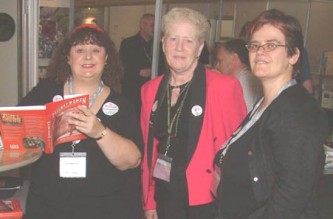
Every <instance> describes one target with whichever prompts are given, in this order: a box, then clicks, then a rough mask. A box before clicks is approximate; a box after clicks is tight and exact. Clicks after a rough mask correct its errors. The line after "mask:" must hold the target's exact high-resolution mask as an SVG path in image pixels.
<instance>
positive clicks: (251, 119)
mask: <svg viewBox="0 0 333 219" xmlns="http://www.w3.org/2000/svg"><path fill="white" fill-rule="evenodd" d="M295 84H296V80H295V79H292V80H289V81H288V82H287V83H286V84H285V85H283V86H282V87H281V88H280V90H279V91H278V92H277V94H276V96H275V97H274V99H275V98H277V97H278V96H279V95H280V94H281V92H282V91H284V90H285V89H287V88H289V87H291V86H293V85H295ZM263 100H264V97H262V98H261V99H260V100H259V101H258V103H257V104H256V105H255V107H254V108H253V110H252V111H251V113H250V115H249V116H248V119H247V121H245V122H243V123H242V125H241V126H240V127H239V128H238V129H237V130H236V131H235V132H234V133H233V134H232V135H231V137H230V138H229V139H228V140H227V142H226V143H224V144H223V145H222V147H221V149H220V150H222V152H221V156H220V159H219V164H220V165H221V164H222V162H223V158H224V156H225V154H226V153H227V151H228V149H229V147H230V145H231V144H232V143H233V142H234V141H236V140H237V139H239V138H240V137H241V136H242V135H243V134H244V133H245V132H246V131H247V130H249V129H250V128H251V127H252V125H253V124H254V123H255V122H256V121H257V120H258V119H259V118H260V117H261V115H262V114H263V112H264V111H265V110H266V109H267V107H268V106H269V105H270V104H268V105H267V106H265V108H263V109H261V110H260V109H259V106H260V105H261V103H262V102H263Z"/></svg>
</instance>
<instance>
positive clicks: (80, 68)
mask: <svg viewBox="0 0 333 219" xmlns="http://www.w3.org/2000/svg"><path fill="white" fill-rule="evenodd" d="M106 59H107V55H106V52H105V49H104V47H100V46H97V45H93V44H78V45H76V46H73V47H72V48H71V50H70V53H69V57H68V64H69V65H70V66H71V70H72V74H73V77H74V78H80V79H90V78H93V79H98V80H99V79H100V78H101V77H102V74H103V69H104V65H105V61H106Z"/></svg>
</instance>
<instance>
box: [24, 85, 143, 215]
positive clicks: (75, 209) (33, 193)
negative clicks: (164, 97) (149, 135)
mask: <svg viewBox="0 0 333 219" xmlns="http://www.w3.org/2000/svg"><path fill="white" fill-rule="evenodd" d="M56 95H61V96H63V85H58V84H55V83H54V82H52V81H50V80H42V81H41V82H40V83H39V84H38V85H37V86H36V87H35V88H33V90H32V91H31V92H29V94H28V95H27V96H26V97H25V98H24V99H23V100H22V101H21V102H20V105H39V104H45V103H47V102H52V99H53V97H54V96H56ZM108 102H112V103H114V104H116V105H117V106H118V107H119V111H118V112H117V113H116V114H114V115H111V116H110V115H107V114H105V113H104V112H103V110H102V108H103V107H102V108H101V109H100V110H99V111H98V113H97V117H98V118H100V119H101V121H102V123H103V124H104V125H105V126H107V127H108V128H109V129H111V130H112V131H114V132H116V133H118V134H120V135H122V136H124V137H125V138H129V139H131V140H133V141H134V142H135V143H136V144H137V145H138V146H139V147H142V139H141V132H140V128H139V124H138V120H137V118H136V115H135V112H134V109H133V107H132V105H131V104H129V103H128V102H127V101H126V100H125V99H124V98H122V97H121V96H119V95H118V94H116V93H115V92H113V91H111V93H110V95H109V96H108V97H107V99H106V100H105V102H104V104H105V103H108ZM104 104H103V105H104ZM140 149H142V148H140ZM70 151H71V143H64V144H61V145H58V146H57V147H56V148H55V150H54V152H53V153H52V154H49V155H46V154H44V155H43V156H42V157H41V158H40V159H39V160H38V161H37V162H36V163H34V165H33V168H32V175H31V187H30V190H29V194H28V199H27V218H32V219H39V218H40V219H45V218H63V219H65V218H66V219H67V218H68V219H69V218H70V219H76V218H77V219H78V218H80V219H82V218H87V219H88V218H89V219H90V218H109V217H110V215H112V216H114V218H123V219H128V218H140V214H141V194H140V189H141V186H140V169H139V168H136V169H132V170H126V171H120V170H118V169H117V168H116V167H115V166H113V165H112V164H111V163H110V162H109V161H108V160H107V159H106V157H105V155H104V154H103V152H102V151H101V149H100V148H99V146H98V145H97V143H96V141H95V140H93V139H91V138H88V139H85V140H81V141H80V143H78V144H77V146H76V147H75V151H76V152H86V153H87V157H86V159H87V160H86V162H87V164H86V175H87V177H86V178H61V177H60V176H59V153H60V152H70ZM141 151H142V150H141ZM128 209H131V210H130V211H128Z"/></svg>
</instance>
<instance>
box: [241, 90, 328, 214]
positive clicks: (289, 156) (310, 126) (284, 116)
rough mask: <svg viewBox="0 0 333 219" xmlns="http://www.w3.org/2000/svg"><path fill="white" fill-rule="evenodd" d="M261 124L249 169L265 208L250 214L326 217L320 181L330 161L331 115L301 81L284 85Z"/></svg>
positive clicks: (251, 152) (256, 192) (260, 201)
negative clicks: (319, 208)
mask: <svg viewBox="0 0 333 219" xmlns="http://www.w3.org/2000/svg"><path fill="white" fill-rule="evenodd" d="M255 125H258V126H259V127H258V131H257V132H256V133H254V135H255V136H254V137H253V138H252V141H251V142H249V143H250V147H249V148H250V151H249V152H248V159H249V170H250V176H251V182H252V186H253V191H254V196H255V199H256V201H257V204H258V206H260V207H259V209H257V210H256V211H255V212H254V213H253V214H252V215H250V216H249V219H259V218H260V219H278V218H279V219H296V218H297V219H305V218H313V219H315V218H316V219H317V218H320V216H319V215H318V211H317V206H316V203H315V197H316V186H317V184H318V181H319V178H320V176H321V175H322V171H323V166H324V151H323V144H324V142H325V140H326V138H327V137H328V131H329V128H328V120H327V115H326V114H325V112H324V111H323V110H322V109H321V107H320V106H319V104H318V103H317V101H316V100H315V99H314V98H313V97H312V96H311V95H310V94H309V93H308V92H307V91H306V90H305V89H304V88H303V87H302V86H301V85H295V86H292V87H290V88H288V89H286V90H284V91H283V92H282V93H281V94H280V95H279V96H278V97H277V98H276V99H275V100H274V101H273V102H272V103H271V104H270V105H269V106H268V108H267V109H266V110H265V112H264V113H263V114H262V116H261V118H260V119H259V120H258V121H257V123H256V124H255Z"/></svg>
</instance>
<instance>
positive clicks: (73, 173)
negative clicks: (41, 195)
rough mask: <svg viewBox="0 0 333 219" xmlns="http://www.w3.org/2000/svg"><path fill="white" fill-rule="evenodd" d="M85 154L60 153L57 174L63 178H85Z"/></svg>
mask: <svg viewBox="0 0 333 219" xmlns="http://www.w3.org/2000/svg"><path fill="white" fill-rule="evenodd" d="M86 164H87V153H85V152H79V153H72V152H62V153H60V161H59V172H60V173H59V174H60V177H63V178H85V177H86V170H87V168H86Z"/></svg>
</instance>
